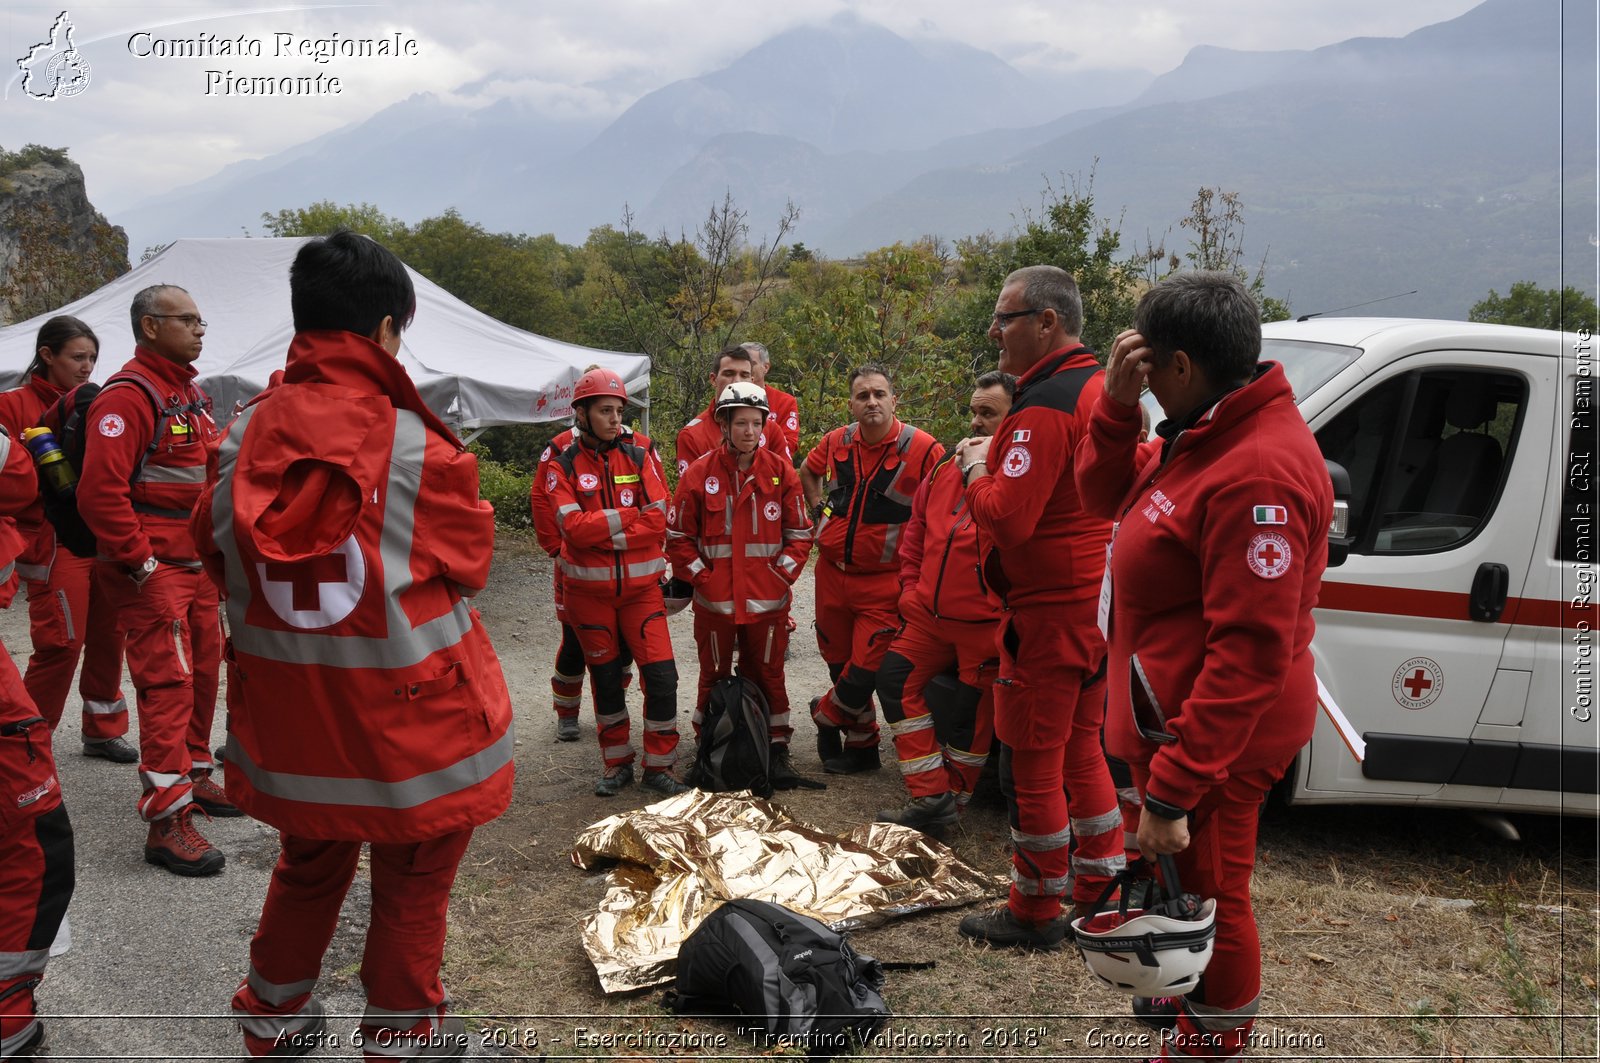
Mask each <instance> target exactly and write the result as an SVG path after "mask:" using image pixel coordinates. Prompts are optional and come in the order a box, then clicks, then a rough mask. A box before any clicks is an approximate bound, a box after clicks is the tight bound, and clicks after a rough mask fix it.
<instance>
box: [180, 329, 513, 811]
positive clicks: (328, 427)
mask: <svg viewBox="0 0 1600 1063" xmlns="http://www.w3.org/2000/svg"><path fill="white" fill-rule="evenodd" d="M194 535H195V539H196V541H197V543H198V545H199V547H200V552H201V557H202V559H203V561H204V563H205V567H206V571H207V572H208V573H209V574H210V576H211V578H212V580H213V581H215V582H216V584H217V586H218V587H219V588H220V589H221V591H222V595H223V598H224V600H225V605H226V608H227V615H228V628H229V639H228V643H227V648H226V650H225V652H224V658H225V660H226V661H227V662H228V730H229V735H228V746H227V761H228V772H227V784H228V796H229V797H230V798H231V799H232V800H233V801H234V802H235V803H236V804H238V805H239V807H241V808H243V809H244V810H245V811H246V812H248V813H249V814H250V815H252V816H254V817H256V818H257V819H260V820H262V821H264V822H266V823H270V824H271V825H273V826H274V827H277V828H279V829H280V830H284V831H287V832H289V833H291V834H296V835H300V836H303V837H308V838H327V839H336V840H338V839H342V840H367V841H381V842H411V841H421V840H424V839H427V838H435V837H438V836H439V835H441V834H447V833H450V832H453V831H457V830H464V829H466V828H468V827H472V826H476V825H479V824H483V823H487V822H488V821H490V820H492V819H494V817H495V816H497V815H499V814H500V813H501V812H502V811H503V810H504V809H505V807H506V805H507V804H508V803H509V801H510V799H511V784H512V773H513V768H512V731H511V697H510V694H509V693H508V692H507V689H506V683H505V678H504V677H503V675H502V674H501V670H500V662H499V660H498V658H497V657H496V656H495V652H494V647H493V646H492V645H491V644H490V642H489V636H488V635H487V633H485V631H484V629H483V625H482V624H481V623H480V622H479V619H478V615H477V612H476V611H475V610H473V609H472V608H471V607H470V606H469V605H468V604H467V603H466V602H465V601H463V597H464V596H470V595H473V594H476V593H477V592H478V591H479V590H481V589H482V588H483V586H484V584H485V583H486V582H487V580H488V576H489V563H490V560H491V558H492V556H493V552H494V511H493V509H492V508H491V507H490V506H489V504H488V503H487V502H482V501H480V500H479V498H478V468H477V459H476V458H475V457H474V456H473V455H472V453H471V452H470V451H468V450H466V449H465V448H464V447H463V446H462V444H461V442H460V441H459V440H458V439H456V437H455V436H454V435H453V434H452V433H451V432H450V430H449V429H448V428H446V427H445V425H444V424H443V422H441V421H440V420H439V419H438V418H437V417H436V416H434V414H433V413H432V411H430V410H429V409H428V408H427V407H426V406H425V405H424V404H423V402H422V399H421V397H420V396H419V395H418V394H417V392H416V389H415V387H413V386H412V383H411V380H410V378H408V377H407V376H406V373H405V370H404V369H403V368H402V367H401V366H400V364H399V363H398V362H396V361H395V360H394V359H393V358H391V357H390V356H389V355H388V353H387V352H385V351H384V350H383V349H382V348H381V347H378V346H377V345H376V344H374V343H372V342H371V341H370V340H368V339H366V338H365V337H362V336H358V335H356V334H354V333H350V332H333V331H327V332H320V331H319V332H301V333H297V334H296V335H295V337H294V340H293V341H292V342H291V343H290V346H289V357H288V368H287V371H286V373H285V376H284V382H283V383H282V384H280V385H278V386H277V387H274V388H270V389H268V390H267V391H265V392H262V393H261V394H260V395H258V396H257V397H256V398H255V399H254V400H253V401H252V402H251V403H250V404H249V405H248V406H246V407H245V409H244V410H243V412H242V413H240V415H239V417H238V419H237V420H235V421H234V422H233V424H232V425H230V426H229V429H228V433H227V435H226V436H225V437H224V439H223V441H222V445H221V447H220V449H219V451H218V453H217V457H216V458H215V459H214V461H213V463H212V477H211V485H210V486H209V487H208V488H207V489H206V492H205V493H204V495H203V496H202V497H201V499H200V501H199V503H198V505H197V506H196V509H195V516H194Z"/></svg>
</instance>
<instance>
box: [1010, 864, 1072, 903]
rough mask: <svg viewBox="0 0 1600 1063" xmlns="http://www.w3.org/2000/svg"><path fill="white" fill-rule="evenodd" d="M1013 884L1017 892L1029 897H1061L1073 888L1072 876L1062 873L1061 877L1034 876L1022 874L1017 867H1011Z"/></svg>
mask: <svg viewBox="0 0 1600 1063" xmlns="http://www.w3.org/2000/svg"><path fill="white" fill-rule="evenodd" d="M1011 884H1012V885H1013V886H1015V887H1016V888H1017V892H1018V893H1021V894H1023V895H1024V896H1028V897H1059V896H1061V895H1062V894H1063V893H1066V892H1067V890H1069V889H1071V888H1072V876H1071V875H1062V876H1061V877H1060V878H1044V879H1040V878H1034V877H1033V876H1032V875H1023V874H1020V873H1019V872H1018V871H1017V869H1016V868H1015V867H1013V868H1012V869H1011Z"/></svg>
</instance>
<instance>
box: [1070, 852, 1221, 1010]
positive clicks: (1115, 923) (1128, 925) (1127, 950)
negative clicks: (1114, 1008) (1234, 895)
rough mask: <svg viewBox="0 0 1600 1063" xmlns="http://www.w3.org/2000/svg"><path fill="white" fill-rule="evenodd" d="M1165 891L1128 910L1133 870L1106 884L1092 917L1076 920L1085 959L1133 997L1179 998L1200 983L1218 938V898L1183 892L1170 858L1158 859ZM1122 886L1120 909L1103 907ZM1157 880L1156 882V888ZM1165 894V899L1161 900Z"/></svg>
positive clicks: (1075, 935)
mask: <svg viewBox="0 0 1600 1063" xmlns="http://www.w3.org/2000/svg"><path fill="white" fill-rule="evenodd" d="M1160 865H1161V878H1162V880H1164V881H1165V882H1166V884H1167V886H1166V889H1165V890H1164V891H1160V892H1152V895H1151V899H1150V901H1149V902H1148V903H1147V907H1144V908H1135V909H1133V910H1132V911H1129V910H1128V901H1127V897H1128V892H1129V890H1130V888H1131V887H1132V885H1133V882H1134V875H1133V873H1134V869H1133V868H1131V867H1130V868H1128V869H1127V870H1126V871H1124V872H1122V874H1120V875H1119V876H1118V877H1117V878H1116V879H1114V880H1113V881H1112V884H1111V885H1110V886H1108V887H1106V892H1105V893H1104V894H1102V895H1101V897H1100V900H1099V902H1098V903H1096V905H1095V908H1096V911H1095V913H1094V914H1093V915H1087V916H1082V917H1080V918H1078V919H1074V920H1073V921H1072V937H1073V940H1074V941H1075V942H1077V945H1078V952H1079V953H1080V954H1081V955H1082V956H1083V962H1084V963H1086V964H1088V965H1089V971H1090V973H1091V974H1093V975H1094V976H1095V977H1096V978H1098V979H1100V981H1102V982H1104V983H1105V984H1106V985H1108V986H1110V987H1111V988H1112V989H1115V990H1117V991H1118V992H1122V993H1127V994H1128V995H1130V996H1135V997H1179V996H1183V995H1184V994H1185V993H1187V992H1189V991H1190V990H1192V989H1193V988H1194V987H1195V986H1197V985H1199V984H1200V976H1201V975H1202V974H1204V973H1205V969H1206V964H1208V963H1210V962H1211V950H1212V947H1213V945H1214V944H1215V942H1216V937H1217V902H1216V900H1215V899H1214V898H1212V899H1207V900H1204V901H1202V900H1201V899H1200V898H1199V897H1198V896H1196V895H1195V894H1193V893H1184V892H1183V887H1182V886H1181V885H1179V883H1178V869H1177V865H1176V864H1175V863H1174V862H1173V860H1172V857H1170V856H1163V857H1161V860H1160ZM1117 886H1120V887H1121V891H1120V892H1121V894H1122V898H1123V900H1122V903H1121V905H1120V906H1119V907H1118V908H1114V909H1107V910H1104V911H1101V910H1099V909H1100V908H1101V906H1102V905H1104V904H1105V902H1106V899H1107V898H1108V897H1109V896H1110V894H1111V890H1112V889H1113V888H1116V887H1117ZM1155 886H1156V884H1154V883H1152V888H1153V890H1154V887H1155ZM1161 892H1164V893H1165V894H1166V897H1167V899H1166V900H1161V901H1158V900H1157V898H1158V897H1159V896H1160V895H1161Z"/></svg>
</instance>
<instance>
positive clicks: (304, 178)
mask: <svg viewBox="0 0 1600 1063" xmlns="http://www.w3.org/2000/svg"><path fill="white" fill-rule="evenodd" d="M1594 39H1595V7H1594V5H1593V3H1591V2H1586V0H1558V2H1554V3H1552V2H1550V0H1487V2H1485V3H1483V4H1481V5H1479V6H1478V7H1475V8H1473V9H1472V10H1470V11H1468V12H1466V13H1465V14H1463V15H1461V16H1460V17H1458V18H1456V19H1452V20H1450V21H1447V22H1442V23H1439V24H1436V25H1432V26H1426V27H1423V28H1422V29H1419V30H1417V31H1415V32H1413V33H1411V34H1409V35H1407V36H1405V37H1401V38H1354V39H1351V40H1347V41H1343V42H1340V43H1337V44H1334V45H1329V46H1327V47H1323V48H1318V49H1313V50H1304V51H1276V52H1249V51H1240V50H1232V49H1227V48H1220V47H1213V46H1203V47H1197V48H1195V49H1193V50H1192V51H1191V52H1190V53H1189V54H1188V55H1187V56H1186V58H1185V59H1184V61H1183V63H1182V64H1180V65H1179V66H1178V67H1177V68H1175V69H1174V70H1171V71H1169V72H1167V73H1165V74H1162V75H1161V76H1159V77H1153V76H1152V75H1151V74H1149V73H1148V72H1145V71H1140V70H1134V69H1115V70H1095V71H1090V72H1086V73H1083V74H1081V75H1078V76H1076V77H1075V78H1073V79H1070V80H1057V81H1055V82H1053V83H1051V84H1049V85H1042V84H1041V83H1040V82H1039V81H1037V80H1036V79H1030V78H1029V77H1028V76H1026V75H1024V74H1022V73H1021V72H1019V71H1018V70H1017V69H1015V68H1014V67H1011V66H1009V65H1008V64H1006V63H1005V62H1003V61H1002V60H1000V59H999V58H998V57H996V56H994V55H992V54H990V53H987V52H984V51H981V50H979V49H976V48H972V47H970V46H967V45H963V44H958V43H955V42H949V41H937V40H925V39H915V40H913V39H908V38H904V37H901V36H898V35H896V34H894V33H892V32H891V31H889V30H887V29H885V28H883V27H881V26H877V25H874V24H872V23H869V22H865V21H863V20H861V19H859V18H857V17H854V16H838V17H836V18H834V19H833V20H832V21H830V22H829V23H827V24H825V25H821V26H813V27H803V28H799V29H794V30H790V31H788V32H785V33H782V34H779V35H778V36H776V37H774V38H772V39H770V40H768V41H766V42H764V43H762V44H761V45H759V46H757V47H756V48H754V49H752V50H751V51H750V52H748V53H746V54H745V55H743V56H741V57H740V58H738V59H737V60H735V61H734V62H733V63H732V64H730V65H729V66H727V67H725V68H723V69H721V70H717V71H713V72H710V73H708V74H705V75H703V76H701V77H696V78H689V79H685V80H682V81H678V82H675V83H673V84H670V85H667V86H664V87H662V88H660V89H657V90H655V91H653V92H650V93H648V94H646V95H645V96H643V97H641V98H640V99H639V100H637V101H636V102H635V103H634V104H633V105H632V106H631V107H629V108H628V109H627V110H625V111H624V112H623V113H622V114H620V115H619V116H617V117H616V118H615V119H614V120H613V121H611V122H609V123H607V124H606V125H604V127H602V128H594V127H593V126H591V125H589V124H586V123H585V122H583V121H582V120H576V119H558V118H555V117H552V116H550V115H548V114H545V113H541V112H539V111H538V110H536V109H534V108H532V107H531V106H528V105H526V104H519V103H517V102H514V101H510V100H504V99H499V100H491V99H488V98H486V97H484V96H482V95H481V94H479V95H477V96H475V95H474V91H473V90H474V88H476V87H475V86H465V87H463V89H462V90H461V91H460V92H458V93H457V94H456V96H457V98H458V99H459V98H466V99H468V100H469V101H470V100H473V99H481V100H482V103H481V105H476V106H474V105H471V104H469V105H467V106H463V105H461V104H460V103H458V102H450V103H446V102H444V101H441V100H439V99H436V98H434V97H431V96H427V95H418V96H415V97H412V98H411V99H408V100H405V101H403V102H401V103H399V104H396V105H394V106H392V107H390V108H388V109H386V110H384V111H382V112H380V113H378V114H376V115H374V116H373V117H371V118H370V119H368V120H366V121H365V122H362V123H359V124H356V125H353V126H349V127H346V128H344V129H340V130H337V131H335V132H332V133H329V134H326V135H324V136H321V137H318V138H316V139H314V140H311V141H308V142H306V143H304V144H301V145H298V146H296V147H294V148H291V149H289V150H287V151H284V152H280V153H278V154H276V155H273V156H270V157H267V158H264V159H258V160H253V161H250V162H245V163H239V164H235V165H233V166H230V167H228V168H226V169H224V170H222V171H220V172H219V173H217V174H215V175H213V176H211V177H209V178H206V179H205V180H202V181H200V182H198V183H196V184H194V185H191V186H189V187H186V188H181V189H178V190H175V191H174V192H172V193H169V194H167V195H164V196H161V197H158V198H156V199H153V200H149V201H147V202H145V203H142V204H139V205H137V206H135V207H133V208H130V209H128V210H126V211H123V212H121V213H119V214H116V215H114V216H113V218H112V220H113V221H115V222H117V223H118V224H120V225H123V226H124V227H126V228H127V230H128V232H129V236H130V243H131V246H132V247H134V248H135V249H138V248H142V247H144V246H147V245H149V244H154V243H158V242H164V241H166V240H170V239H172V238H174V237H177V236H194V235H232V234H237V233H238V232H239V231H240V230H241V228H242V229H244V230H246V231H253V230H255V229H256V227H257V226H258V224H259V216H260V214H261V213H262V212H264V211H276V210H279V209H281V208H285V207H298V206H304V205H307V204H309V203H311V202H314V201H316V200H321V199H331V200H334V201H336V202H340V203H347V202H348V203H356V202H369V203H372V204H374V205H376V206H378V207H380V208H381V209H382V210H384V211H385V212H386V213H389V214H391V215H394V216H397V217H401V218H404V219H407V220H412V221H415V220H420V219H421V218H422V217H426V216H428V215H431V214H438V213H440V212H442V211H443V210H445V209H446V208H449V207H452V206H453V207H455V208H457V209H459V210H460V211H461V213H462V214H463V215H464V216H465V217H467V218H469V219H470V220H473V221H476V222H479V223H481V224H483V225H485V226H486V227H488V228H490V229H491V230H497V231H512V232H529V233H540V232H553V233H554V234H555V235H556V236H557V237H559V238H560V239H562V240H565V241H569V242H580V241H581V240H582V239H583V238H584V237H585V236H586V235H587V233H588V231H589V230H590V229H591V228H593V227H595V226H599V225H604V224H617V223H618V222H619V221H620V219H621V217H622V214H623V210H624V206H625V205H626V206H627V208H628V209H629V210H631V212H632V213H633V215H634V223H635V224H636V225H637V226H639V227H641V228H643V229H645V230H646V231H655V230H656V229H658V228H665V229H667V230H668V231H671V232H673V233H676V232H678V231H679V230H689V231H692V229H693V227H694V224H695V223H696V221H698V220H699V219H700V218H701V217H703V216H704V214H705V212H706V210H707V208H708V207H709V206H710V205H711V204H712V203H713V202H714V201H719V200H720V199H721V197H722V195H723V193H724V192H725V191H728V192H731V193H732V194H733V196H734V198H735V200H736V202H737V203H738V204H739V206H740V207H741V208H743V209H745V210H747V211H748V216H749V220H750V224H751V235H752V237H753V238H755V237H759V236H760V235H761V233H762V230H763V226H768V227H770V225H771V224H772V223H774V222H775V221H776V220H777V218H778V217H779V215H780V213H781V212H782V210H783V208H784V205H785V203H786V202H790V201H792V202H793V203H795V204H796V205H797V206H798V207H799V208H800V210H801V217H800V223H799V226H798V227H797V228H796V230H795V231H794V233H793V234H792V237H791V238H792V239H795V240H800V241H803V242H804V243H806V244H807V246H809V247H812V248H815V249H818V250H821V251H823V252H825V253H827V254H830V255H833V256H837V257H845V256H850V255H853V254H857V253H859V252H861V251H863V250H866V249H870V248H873V247H877V246H880V245H883V244H886V243H892V242H894V241H896V240H910V239H916V238H918V237H921V236H923V235H929V234H931V235H937V236H940V237H943V238H946V239H953V238H956V237H960V236H965V235H973V234H978V233H982V232H985V231H989V232H994V233H996V234H1004V233H1005V232H1006V231H1007V230H1008V229H1010V228H1011V227H1012V225H1013V224H1014V223H1015V221H1016V220H1017V219H1018V218H1019V217H1020V216H1022V215H1023V214H1025V213H1026V212H1027V211H1029V209H1030V208H1031V209H1033V210H1035V211H1037V209H1038V205H1039V202H1040V194H1041V191H1042V190H1043V189H1044V187H1045V185H1046V183H1047V182H1049V183H1051V184H1053V185H1054V186H1055V187H1057V188H1060V187H1062V186H1063V184H1064V183H1067V182H1070V181H1072V180H1074V179H1076V180H1078V181H1079V182H1080V183H1081V182H1082V181H1084V180H1087V179H1088V178H1089V177H1090V175H1092V178H1093V188H1094V194H1095V198H1096V202H1097V205H1098V206H1099V208H1100V210H1101V212H1102V213H1103V214H1105V215H1107V216H1109V217H1110V218H1111V219H1112V220H1117V219H1118V218H1119V217H1120V220H1121V226H1122V232H1123V234H1124V238H1125V243H1126V245H1128V246H1130V247H1131V245H1133V244H1135V243H1137V244H1143V243H1144V241H1145V240H1146V238H1152V239H1155V240H1158V241H1160V240H1162V239H1165V241H1166V243H1167V245H1168V247H1169V248H1171V249H1174V250H1178V251H1180V252H1181V251H1182V249H1183V246H1184V244H1185V241H1186V234H1185V233H1184V232H1183V231H1182V230H1179V229H1177V228H1175V224H1176V222H1177V221H1178V219H1180V218H1182V217H1183V216H1184V215H1185V214H1187V212H1188V209H1189V204H1190V202H1191V200H1193V198H1194V196H1195V193H1196V191H1197V190H1198V189H1199V188H1200V187H1201V186H1212V187H1219V188H1223V189H1226V190H1229V191H1233V192H1237V193H1238V194H1239V196H1240V198H1241V200H1242V202H1243V204H1244V208H1245V218H1246V227H1245V234H1246V251H1247V255H1248V257H1250V259H1251V261H1252V262H1255V261H1259V260H1260V259H1261V258H1262V256H1265V258H1266V265H1267V278H1268V285H1267V286H1268V291H1269V292H1270V293H1271V294H1274V295H1279V296H1282V297H1286V298H1288V299H1289V300H1290V301H1291V303H1292V305H1293V307H1294V309H1295V310H1296V311H1297V312H1314V311H1325V310H1330V309H1333V308H1336V307H1340V306H1344V305H1347V304H1351V303H1357V302H1362V301H1365V300H1369V299H1376V298H1379V297H1382V296H1388V295H1391V294H1396V293H1399V292H1408V291H1411V290H1413V289H1416V290H1417V294H1416V295H1413V296H1409V297H1407V298H1404V299H1397V300H1394V301H1393V302H1390V303H1386V304H1384V305H1383V307H1382V311H1381V312H1387V313H1398V314H1415V315H1420V316H1443V317H1461V316H1465V313H1466V310H1467V308H1468V307H1469V306H1470V305H1471V304H1472V303H1473V302H1475V301H1476V300H1477V299H1479V298H1481V297H1482V296H1483V295H1484V294H1485V293H1487V291H1488V290H1489V289H1490V288H1497V289H1499V290H1501V291H1504V290H1506V289H1507V288H1509V286H1510V284H1511V283H1512V282H1513V281H1516V280H1524V279H1526V280H1534V281H1537V282H1539V283H1541V284H1548V285H1556V284H1574V285H1575V286H1578V287H1584V286H1585V284H1586V283H1587V285H1588V290H1589V291H1591V292H1593V283H1594V280H1593V278H1594V273H1593V268H1592V267H1593V261H1594V258H1593V247H1592V244H1591V241H1592V240H1593V238H1594V234H1593V233H1592V232H1591V231H1590V222H1591V219H1592V217H1593V205H1594V187H1595V146H1596V145H1595V121H1594V117H1595V112H1594V106H1595V100H1594V95H1593V85H1594V83H1595V52H1594V48H1593V41H1594ZM492 81H493V79H492V78H486V79H484V81H483V82H481V83H480V86H483V85H488V84H491V83H492ZM374 157H382V158H388V159H402V160H404V162H403V163H402V164H399V165H392V166H386V167H373V166H371V165H369V164H368V161H367V160H370V159H372V158H374Z"/></svg>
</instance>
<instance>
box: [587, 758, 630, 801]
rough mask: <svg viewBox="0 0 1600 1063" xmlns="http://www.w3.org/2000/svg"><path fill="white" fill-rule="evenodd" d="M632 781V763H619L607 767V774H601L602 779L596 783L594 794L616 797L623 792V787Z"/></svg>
mask: <svg viewBox="0 0 1600 1063" xmlns="http://www.w3.org/2000/svg"><path fill="white" fill-rule="evenodd" d="M632 781H633V765H632V764H618V765H616V766H614V767H610V768H607V769H606V770H605V774H604V775H602V776H600V781H599V782H597V783H595V784H594V795H595V796H596V797H615V796H617V795H618V794H620V793H621V792H622V789H623V787H625V786H627V785H628V784H629V783H631V782H632Z"/></svg>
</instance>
